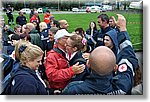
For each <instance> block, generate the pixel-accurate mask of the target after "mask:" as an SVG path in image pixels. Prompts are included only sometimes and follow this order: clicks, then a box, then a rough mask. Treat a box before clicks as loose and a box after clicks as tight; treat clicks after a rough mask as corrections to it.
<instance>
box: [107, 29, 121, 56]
mask: <svg viewBox="0 0 150 102" xmlns="http://www.w3.org/2000/svg"><path fill="white" fill-rule="evenodd" d="M105 35H108V36H109V37H110V38H111V40H112V42H113V45H114V47H113V49H112V51H113V52H114V54H115V55H116V57H117V53H118V39H117V31H116V30H115V29H112V30H110V31H109V32H107V33H106V34H105Z"/></svg>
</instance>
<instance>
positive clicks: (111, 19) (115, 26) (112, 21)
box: [109, 16, 119, 32]
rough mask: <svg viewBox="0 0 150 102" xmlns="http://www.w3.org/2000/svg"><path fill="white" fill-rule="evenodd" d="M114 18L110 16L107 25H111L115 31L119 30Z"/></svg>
mask: <svg viewBox="0 0 150 102" xmlns="http://www.w3.org/2000/svg"><path fill="white" fill-rule="evenodd" d="M116 23H117V22H116V19H115V17H114V16H111V17H110V18H109V26H110V27H112V28H113V29H115V30H116V31H117V32H119V29H118V28H117V24H116Z"/></svg>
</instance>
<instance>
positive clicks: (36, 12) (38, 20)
mask: <svg viewBox="0 0 150 102" xmlns="http://www.w3.org/2000/svg"><path fill="white" fill-rule="evenodd" d="M33 21H36V22H37V23H38V24H39V23H40V22H41V21H40V17H39V13H38V11H34V15H33V16H32V17H31V18H30V23H32V22H33Z"/></svg>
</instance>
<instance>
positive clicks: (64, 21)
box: [58, 20, 69, 30]
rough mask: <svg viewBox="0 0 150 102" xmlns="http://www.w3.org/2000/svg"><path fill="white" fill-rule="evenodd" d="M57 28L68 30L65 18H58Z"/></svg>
mask: <svg viewBox="0 0 150 102" xmlns="http://www.w3.org/2000/svg"><path fill="white" fill-rule="evenodd" d="M58 22H59V28H60V29H66V30H68V27H69V24H68V22H67V21H66V20H59V21H58Z"/></svg>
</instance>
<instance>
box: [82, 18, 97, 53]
mask: <svg viewBox="0 0 150 102" xmlns="http://www.w3.org/2000/svg"><path fill="white" fill-rule="evenodd" d="M96 34H98V30H97V26H96V23H95V22H94V21H92V22H90V24H89V28H88V29H87V30H86V33H85V37H86V39H87V44H88V45H89V46H90V47H91V51H92V50H93V49H94V48H95V45H96V41H95V40H94V39H93V35H95V36H96ZM91 41H92V42H91Z"/></svg>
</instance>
